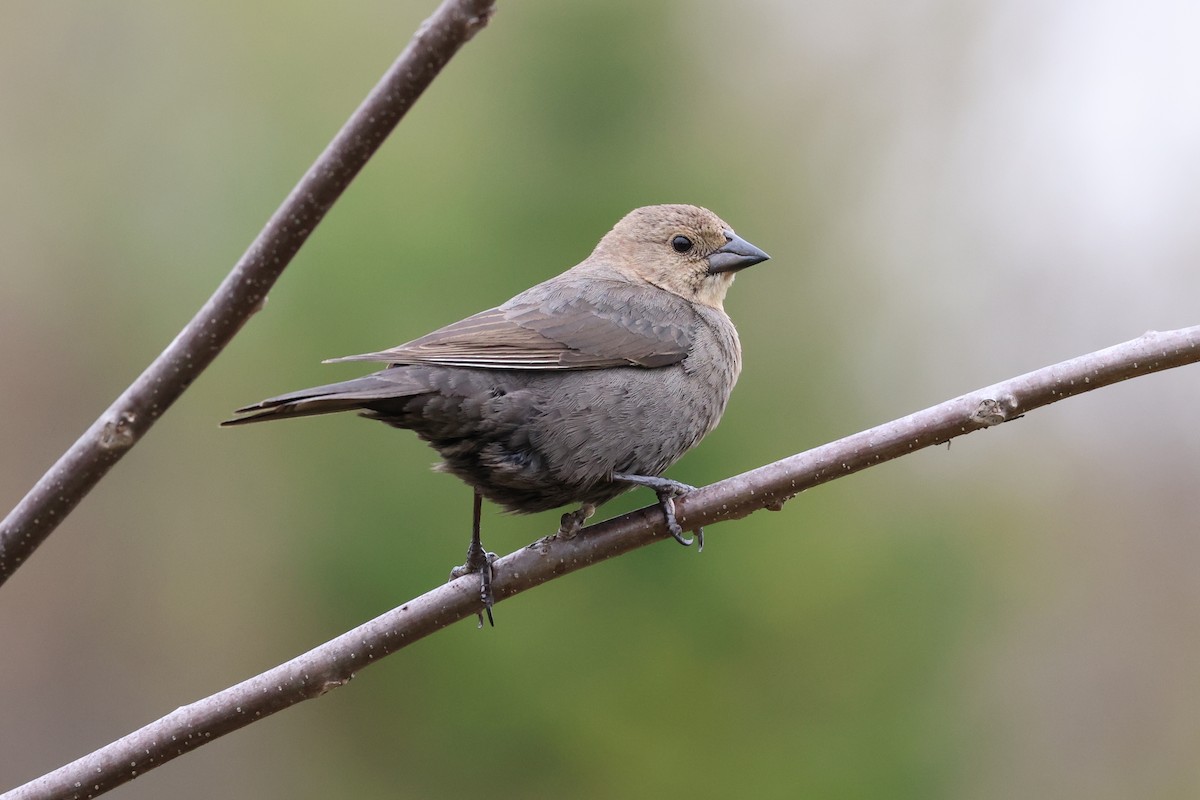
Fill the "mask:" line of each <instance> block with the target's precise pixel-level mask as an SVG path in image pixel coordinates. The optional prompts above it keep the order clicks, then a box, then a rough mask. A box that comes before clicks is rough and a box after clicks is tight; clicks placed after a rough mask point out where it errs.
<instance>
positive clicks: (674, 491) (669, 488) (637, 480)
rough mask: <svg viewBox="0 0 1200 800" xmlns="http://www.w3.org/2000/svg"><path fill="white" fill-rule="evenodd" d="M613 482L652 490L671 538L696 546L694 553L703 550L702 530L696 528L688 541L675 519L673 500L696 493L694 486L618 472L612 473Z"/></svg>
mask: <svg viewBox="0 0 1200 800" xmlns="http://www.w3.org/2000/svg"><path fill="white" fill-rule="evenodd" d="M613 480H616V481H625V482H626V483H632V484H635V485H637V486H645V487H647V488H648V489H652V490H654V493H655V494H656V495H658V505H659V506H660V507H661V508H662V510H663V514H665V515H666V517H667V530H669V531H670V532H671V536H673V537H674V538H675V541H677V542H679V543H680V544H681V545H683V546H684V547H691V546H692V544H693V543H694V544H696V545H697V547H696V552H701V551H703V550H704V528H702V527H701V528H696V530H695V534H696V536H695V537H694V538H692V539H689V538H688V537H686V536H684V535H683V533H684V532H683V526H681V525H680V524H679V521H678V520H677V519H675V498H676V497H682V496H683V495H685V494H687V493H688V492H694V491H696V487H695V486H692V485H690V484H687V483H680V482H679V481H673V480H671V479H670V478H661V477H657V476H652V475H626V474H624V473H619V472H614V473H613Z"/></svg>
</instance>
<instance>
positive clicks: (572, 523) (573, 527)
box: [554, 503, 596, 539]
mask: <svg viewBox="0 0 1200 800" xmlns="http://www.w3.org/2000/svg"><path fill="white" fill-rule="evenodd" d="M595 513H596V506H595V504H594V503H584V504H583V505H581V506H580V507H579V508H577V509H576V510H574V511H570V512H567V513H566V514H563V515H562V520H561V521H560V522H559V523H558V533H556V534H554V536H555V538H558V539H574V538H575V535H576V534H578V533H579V531H580V529H581V528H583V523H585V522H587V521H588V519H590V518H591V516H592V515H593V514H595Z"/></svg>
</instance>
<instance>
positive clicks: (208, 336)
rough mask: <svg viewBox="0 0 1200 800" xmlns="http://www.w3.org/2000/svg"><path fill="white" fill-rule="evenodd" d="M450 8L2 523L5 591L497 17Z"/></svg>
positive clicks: (464, 4) (0, 569)
mask: <svg viewBox="0 0 1200 800" xmlns="http://www.w3.org/2000/svg"><path fill="white" fill-rule="evenodd" d="M492 5H493V0H444V2H443V3H442V5H441V6H440V7H439V8H438V9H437V11H435V12H434V14H433V16H432V17H430V18H429V19H427V20H426V21H425V22H424V23H423V24H422V25H421V27H420V28H419V29H418V30H417V32H416V34H415V35H414V36H413V38H412V40H411V41H410V42H409V43H408V46H407V47H405V48H404V52H403V53H401V54H400V57H399V58H398V59H397V60H396V62H395V63H394V64H393V65H392V66H391V68H390V69H389V70H388V71H387V72H386V73H385V74H384V76H383V78H382V79H380V81H379V83H378V84H376V86H375V88H374V89H372V90H371V93H370V94H368V95H367V97H366V99H365V100H364V101H363V103H362V105H360V106H359V107H358V109H357V110H355V112H354V114H353V115H352V116H351V117H350V119H349V120H348V121H347V122H346V124H345V125H344V126H343V127H342V129H341V130H340V131H339V132H338V134H337V136H335V137H334V139H333V141H332V142H330V143H329V146H328V147H326V148H325V152H323V153H321V155H320V156H319V157H318V158H317V160H316V161H315V162H314V163H313V165H312V166H311V167H309V169H308V172H306V173H305V174H304V177H303V178H301V179H300V182H299V183H298V184H296V187H295V188H294V189H292V192H291V194H289V195H288V197H287V199H286V200H284V201H283V204H282V205H280V206H279V208H278V210H276V211H275V213H274V214H273V215H272V216H271V219H270V220H268V222H267V224H266V226H265V227H264V228H263V229H262V231H261V232H260V233H259V234H258V236H257V237H256V238H255V240H254V241H253V242H252V243H251V244H250V247H249V249H247V250H246V252H245V253H244V254H243V255H242V257H241V258H240V259H238V262H237V264H236V265H235V266H234V268H233V271H232V272H230V273H229V275H228V276H227V277H226V278H225V280H224V281H222V282H221V285H220V286H219V287H218V288H217V290H216V292H214V293H213V295H212V297H210V298H209V299H208V302H206V303H205V304H204V306H203V307H202V308H201V309H200V310H199V311H198V312H197V313H196V316H194V317H193V318H192V320H191V322H189V323H188V324H187V326H186V327H184V329H183V330H182V331H180V333H179V335H178V336H176V337H175V340H174V341H173V342H171V344H170V345H168V346H167V349H166V350H164V351H163V352H162V353H161V354H160V355H159V356H158V358H156V359H154V361H153V363H151V364H150V366H148V367H147V368H146V370H145V371H144V372H143V373H142V374H141V375H139V376H138V378H137V379H136V380H135V381H134V382H133V383H132V384H130V386H129V388H127V389H126V390H125V391H124V392H123V393H122V394H121V396H120V397H118V398H117V399H116V400H115V401H114V402H113V404H112V405H111V406H109V407H108V409H107V410H106V411H105V412H104V413H103V414H101V415H100V417H99V418H98V419H97V420H96V421H95V422H93V423H92V425H91V427H90V428H88V429H87V431H85V432H84V434H83V435H82V436H80V437H79V439H78V440H77V441H76V442H75V444H73V445H71V448H70V449H69V450H67V452H66V453H64V454H63V455H62V457H61V458H59V460H58V462H57V463H55V464H54V466H53V467H51V468H50V470H49V471H48V472H47V473H46V474H45V475H43V476H42V478H41V480H39V481H38V482H37V484H36V485H35V486H34V487H33V488H32V489H30V491H29V493H28V494H27V495H25V497H24V498H23V499H22V500H21V502H20V503H18V504H17V506H16V507H15V508H14V509H13V510H12V511H11V512H10V513H9V515H8V516H7V517H6V518H5V519H4V521H3V522H0V584H2V583H4V581H6V580H7V579H8V578H9V576H11V575H12V574H13V573H14V572H15V571H16V570H17V568H18V567H20V566H21V564H23V563H24V562H25V560H26V559H27V558H29V556H30V555H31V554H32V553H33V551H34V550H36V549H37V547H38V546H39V545H40V544H41V543H42V542H43V541H45V540H46V537H48V536H49V535H50V534H51V533H52V532H53V531H54V529H55V528H56V527H58V524H59V523H60V522H62V520H63V519H64V518H65V517H66V516H67V515H68V514H70V513H71V510H72V509H74V508H75V506H76V505H77V504H78V503H79V501H80V500H82V499H83V497H84V496H85V495H86V494H87V493H88V492H89V491H91V489H92V487H93V486H95V485H96V484H97V483H98V482H99V481H100V479H101V478H103V477H104V475H105V474H106V473H107V472H108V470H109V469H110V468H112V466H113V465H114V464H116V463H117V461H119V460H120V459H121V457H122V456H123V455H125V453H127V452H128V451H129V450H130V449H131V448H132V447H133V446H134V445H135V444H137V442H138V440H139V439H141V437H142V436H143V435H144V434H145V433H146V431H147V430H149V429H150V426H151V425H153V424H154V422H155V421H156V420H157V419H158V418H159V417H160V416H162V414H163V413H164V412H165V411H166V410H167V409H168V408H170V407H171V404H172V403H174V402H175V401H176V400H177V399H178V398H179V396H180V395H181V394H183V392H184V390H186V389H187V388H188V386H190V385H191V383H192V381H194V380H195V379H196V377H197V376H199V374H200V373H201V372H203V371H204V368H205V367H207V366H208V365H209V364H210V363H212V361H213V359H214V358H216V357H217V354H218V353H220V352H221V350H223V349H224V348H225V346H226V345H227V344H229V342H230V340H231V339H233V337H234V335H235V334H237V332H238V330H240V329H241V327H242V325H243V324H245V322H246V320H247V319H249V318H250V316H251V315H252V314H253V313H254V312H255V311H257V310H258V309H259V308H261V307H262V303H263V300H264V299H265V298H266V296H267V292H268V291H269V290H270V289H271V287H272V286H273V285H274V284H275V281H276V279H278V278H279V275H280V273H282V272H283V270H284V268H285V267H286V266H287V265H288V263H289V262H291V260H292V257H293V256H295V255H296V253H297V251H299V249H300V247H301V245H303V244H304V242H305V240H307V239H308V236H309V234H310V233H312V231H313V229H314V228H316V226H317V224H318V223H320V221H321V219H322V218H323V217H324V216H325V213H326V212H327V211H329V209H330V208H331V207H332V206H333V204H334V202H335V201H336V200H337V199H338V197H340V196H341V194H342V192H343V191H345V189H346V187H347V186H349V185H350V182H351V181H352V180H353V179H354V177H355V176H356V175H357V174H358V172H359V170H361V169H362V168H363V166H364V165H365V164H366V163H367V161H368V160H369V159H370V158H371V156H372V155H374V153H375V151H376V150H378V149H379V147H380V145H382V144H383V142H384V140H385V139H386V138H387V136H388V134H389V133H391V132H392V129H393V128H395V127H396V125H397V124H398V123H399V122H400V120H401V119H402V118H403V117H404V114H405V113H406V112H407V111H408V109H409V108H411V107H412V105H413V103H415V102H416V100H417V98H418V97H420V96H421V93H422V92H423V91H425V89H426V87H428V86H429V84H430V83H431V82H432V81H433V79H434V78H435V77H436V76H437V74H438V73H439V72H441V70H442V68H443V67H444V66H446V64H447V63H448V62H449V61H450V59H451V58H452V57H453V56H454V54H455V53H457V52H458V50H459V48H460V47H462V46H463V45H464V44H465V43H466V42H467V41H468V40H469V39H470V38H471V37H472V36H473V35H475V33H477V32H478V31H479V30H480V29H481V28H483V26H484V25H486V24H487V22H488V19H489V18H490V16H491V14H492V10H493V9H492Z"/></svg>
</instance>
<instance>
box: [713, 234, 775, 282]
mask: <svg viewBox="0 0 1200 800" xmlns="http://www.w3.org/2000/svg"><path fill="white" fill-rule="evenodd" d="M725 238H726V239H728V241H727V242H725V246H724V247H722V248H719V249H717V250H715V251H713V254H712V255H710V256H709V257H708V274H709V275H717V274H720V273H722V272H737V271H738V270H742V269H745V268H746V267H752V266H754V265H755V264H758V263H761V262H763V261H766V260H767V259H768V258H770V256H769V255H767V254H766V253H764V252H763V251H762V250H759V249H758V248H757V247H755V246H754V245H752V244H750V243H749V242H747V241H746V240H745V239H743V238H742V237H740V236H738V235H737V234H735V233H734V232H733V231H726V232H725Z"/></svg>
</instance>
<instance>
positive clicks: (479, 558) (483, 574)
mask: <svg viewBox="0 0 1200 800" xmlns="http://www.w3.org/2000/svg"><path fill="white" fill-rule="evenodd" d="M498 558H499V556H497V555H496V554H495V553H492V552H489V551H487V550H484V549H483V546H482V545H480V544H479V543H478V542H475V541H472V542H471V546H470V547H468V548H467V560H466V561H465V562H463V563H462V564H460V565H459V566H457V567H455V568H454V569H452V570H450V580H455V579H456V578H461V577H463V576H464V575H475V574H478V575H479V578H480V580H479V602H480V603H482V604H483V610H482V611H478V612H476V614H477V616H478V617H479V627H481V628H482V627H483V615H484V613H485V612H486V613H487V618H488V624H489V625H491V626H492V627H493V628H494V627H496V622H495V620H493V619H492V606H493V605H495V602H496V598H495V597H494V596H493V595H492V576H493V574H494V570H493V568H492V564H494V563H495V561H496V560H497V559H498Z"/></svg>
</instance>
